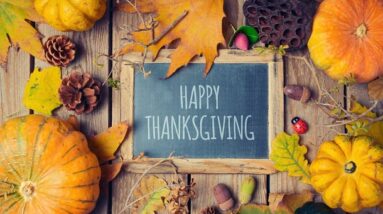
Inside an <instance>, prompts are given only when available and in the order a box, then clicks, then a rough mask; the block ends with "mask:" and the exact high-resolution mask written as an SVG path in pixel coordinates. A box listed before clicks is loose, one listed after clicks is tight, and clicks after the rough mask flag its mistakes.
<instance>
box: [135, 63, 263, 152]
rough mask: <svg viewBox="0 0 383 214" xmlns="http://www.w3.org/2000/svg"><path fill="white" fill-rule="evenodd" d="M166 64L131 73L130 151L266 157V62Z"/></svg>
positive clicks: (149, 66)
mask: <svg viewBox="0 0 383 214" xmlns="http://www.w3.org/2000/svg"><path fill="white" fill-rule="evenodd" d="M203 66H204V64H191V65H188V66H187V67H185V68H184V69H182V71H181V72H178V73H177V74H175V75H174V76H173V77H171V78H170V79H167V80H163V79H162V78H163V77H164V76H165V74H166V71H167V68H168V64H166V63H158V64H155V63H153V64H147V65H146V70H150V71H151V72H152V73H151V75H150V76H149V77H147V78H145V77H144V76H143V75H142V73H136V74H135V84H134V146H133V148H134V155H137V154H139V153H140V152H145V154H146V155H147V156H149V157H153V158H158V157H167V156H169V154H170V153H172V152H174V155H175V156H182V157H185V158H253V159H268V151H269V148H268V64H234V63H233V64H215V65H214V66H213V69H212V70H211V71H210V73H209V75H208V76H207V77H206V78H205V77H203V74H202V73H201V71H202V70H203Z"/></svg>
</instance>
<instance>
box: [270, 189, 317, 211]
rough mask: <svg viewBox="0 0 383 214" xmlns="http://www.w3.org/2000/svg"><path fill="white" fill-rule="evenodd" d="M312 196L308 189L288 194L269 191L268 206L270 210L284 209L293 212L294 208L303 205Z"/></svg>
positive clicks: (311, 198) (310, 199)
mask: <svg viewBox="0 0 383 214" xmlns="http://www.w3.org/2000/svg"><path fill="white" fill-rule="evenodd" d="M313 197H314V195H313V193H312V192H310V191H308V190H306V191H303V192H301V193H295V194H289V195H286V194H278V193H271V194H270V195H269V204H270V205H269V206H270V209H271V210H272V211H277V210H284V211H287V212H289V213H294V212H295V210H296V209H298V208H299V207H301V206H303V205H304V204H305V203H306V202H309V201H312V200H313Z"/></svg>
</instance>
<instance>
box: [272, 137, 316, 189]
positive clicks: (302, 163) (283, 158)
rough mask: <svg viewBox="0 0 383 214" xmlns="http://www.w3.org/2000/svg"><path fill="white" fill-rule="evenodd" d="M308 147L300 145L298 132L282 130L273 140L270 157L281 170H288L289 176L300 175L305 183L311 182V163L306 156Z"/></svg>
mask: <svg viewBox="0 0 383 214" xmlns="http://www.w3.org/2000/svg"><path fill="white" fill-rule="evenodd" d="M306 153H307V148H306V146H304V145H302V146H301V145H299V136H298V135H297V134H294V135H288V134H286V133H285V132H282V133H280V134H278V135H277V137H276V138H275V139H274V140H273V142H272V146H271V154H270V158H271V160H272V161H273V162H274V167H275V168H276V169H277V170H279V171H287V172H288V173H289V176H296V177H300V179H301V181H302V182H303V183H306V184H309V183H310V172H309V164H308V161H307V159H306V158H305V154H306Z"/></svg>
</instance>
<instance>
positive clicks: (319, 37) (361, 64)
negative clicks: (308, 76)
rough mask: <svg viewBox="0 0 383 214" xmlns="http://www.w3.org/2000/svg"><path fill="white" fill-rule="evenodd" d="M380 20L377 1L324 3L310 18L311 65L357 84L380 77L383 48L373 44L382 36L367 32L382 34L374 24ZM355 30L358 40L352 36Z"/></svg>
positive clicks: (329, 0)
mask: <svg viewBox="0 0 383 214" xmlns="http://www.w3.org/2000/svg"><path fill="white" fill-rule="evenodd" d="M334 14H335V15H334ZM382 19H383V4H382V2H381V1H375V0H364V1H360V0H348V1H343V0H342V1H339V0H324V1H323V2H322V3H321V5H320V7H319V9H318V12H317V14H316V17H315V19H314V24H313V33H312V35H311V38H310V40H309V45H308V47H309V50H310V55H311V56H312V59H313V62H314V64H315V65H317V66H318V67H319V68H321V69H324V70H325V71H326V73H327V74H328V75H329V76H330V77H331V78H333V79H338V80H339V79H344V78H345V77H350V75H351V74H352V75H354V77H355V78H356V80H357V81H358V82H368V81H370V80H372V79H374V78H376V77H377V76H379V75H382V74H383V62H381V58H382V57H383V55H382V51H381V49H383V46H382V45H376V44H378V43H379V44H380V43H381V41H382V40H383V37H381V36H376V34H371V32H370V31H375V32H377V31H382V29H383V28H382V27H381V26H380V25H382V24H381V23H379V21H378V20H382ZM380 22H381V21H380ZM363 25H365V26H366V27H367V32H366V34H364V33H363V32H364V31H363V30H361V29H363V28H360V26H363ZM357 29H359V30H361V31H358V32H359V37H360V38H358V36H356V35H355V33H356V31H357ZM335 32H337V33H335ZM324 35H326V36H324ZM368 40H371V41H373V42H370V43H368V42H367V41H368ZM375 41H379V42H375ZM372 45H374V46H372Z"/></svg>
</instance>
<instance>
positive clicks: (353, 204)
mask: <svg viewBox="0 0 383 214" xmlns="http://www.w3.org/2000/svg"><path fill="white" fill-rule="evenodd" d="M345 186H347V187H348V188H345V189H344V192H343V194H342V204H343V206H344V207H345V209H347V210H348V211H351V212H357V211H358V210H359V209H360V204H359V198H360V196H359V193H358V191H357V185H356V183H355V180H354V179H353V178H352V176H348V177H347V181H346V185H345Z"/></svg>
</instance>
